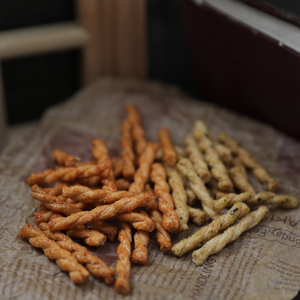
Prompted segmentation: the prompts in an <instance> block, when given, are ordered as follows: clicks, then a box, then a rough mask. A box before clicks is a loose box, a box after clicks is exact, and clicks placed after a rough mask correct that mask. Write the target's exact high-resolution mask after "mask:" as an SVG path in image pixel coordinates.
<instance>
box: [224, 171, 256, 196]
mask: <svg viewBox="0 0 300 300" xmlns="http://www.w3.org/2000/svg"><path fill="white" fill-rule="evenodd" d="M229 175H230V178H231V180H232V181H233V184H234V186H235V187H236V188H238V189H239V190H240V191H241V192H250V193H251V194H252V195H255V194H256V191H255V190H254V188H253V186H252V185H251V184H250V182H249V181H248V176H247V175H245V173H244V171H243V169H242V168H240V167H239V166H235V167H233V168H231V169H230V170H229Z"/></svg>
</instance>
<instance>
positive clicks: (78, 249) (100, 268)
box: [39, 223, 115, 284]
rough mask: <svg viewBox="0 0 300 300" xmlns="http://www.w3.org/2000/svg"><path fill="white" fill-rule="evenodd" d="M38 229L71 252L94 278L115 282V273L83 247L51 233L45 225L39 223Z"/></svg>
mask: <svg viewBox="0 0 300 300" xmlns="http://www.w3.org/2000/svg"><path fill="white" fill-rule="evenodd" d="M39 227H40V230H42V231H43V233H44V234H45V235H46V236H47V237H48V238H49V239H51V240H54V241H55V242H57V244H58V245H59V246H60V247H61V248H62V249H65V250H68V251H69V252H71V253H72V254H73V256H74V257H75V258H76V260H77V261H78V262H79V263H81V264H84V265H86V268H87V269H88V270H89V271H90V272H91V273H92V274H93V275H94V276H96V277H100V278H103V279H104V280H105V282H106V283H107V284H111V283H113V282H114V281H115V272H114V271H113V270H112V269H110V268H109V267H108V266H107V265H106V264H105V263H104V262H103V261H102V260H101V259H100V258H98V257H96V256H94V255H92V254H91V253H90V252H89V251H88V250H87V249H86V248H85V247H82V246H81V245H79V244H77V243H75V242H73V241H72V240H71V238H69V237H68V236H67V235H65V234H63V233H61V232H55V233H53V232H51V231H50V230H49V225H48V224H46V223H41V224H40V226H39Z"/></svg>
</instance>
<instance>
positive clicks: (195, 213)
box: [188, 205, 206, 226]
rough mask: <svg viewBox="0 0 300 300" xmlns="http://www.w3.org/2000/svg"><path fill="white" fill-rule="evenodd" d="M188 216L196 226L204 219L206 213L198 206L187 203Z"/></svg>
mask: <svg viewBox="0 0 300 300" xmlns="http://www.w3.org/2000/svg"><path fill="white" fill-rule="evenodd" d="M188 210H189V218H190V219H191V220H192V221H193V222H194V223H195V224H196V225H198V226H201V225H202V224H203V223H204V222H205V220H206V213H205V212H204V211H203V210H201V209H200V208H194V207H191V206H189V205H188Z"/></svg>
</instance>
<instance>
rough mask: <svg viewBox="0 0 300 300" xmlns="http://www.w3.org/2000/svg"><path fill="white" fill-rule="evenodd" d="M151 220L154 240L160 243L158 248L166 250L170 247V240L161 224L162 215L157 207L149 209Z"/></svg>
mask: <svg viewBox="0 0 300 300" xmlns="http://www.w3.org/2000/svg"><path fill="white" fill-rule="evenodd" d="M149 214H150V217H151V220H152V221H153V222H154V224H155V229H156V240H157V242H158V243H159V244H160V250H161V251H163V252H168V251H170V250H171V248H172V241H171V237H170V235H169V233H168V232H167V231H166V230H165V229H164V227H163V226H162V217H161V214H160V213H159V211H158V210H157V209H151V210H150V211H149Z"/></svg>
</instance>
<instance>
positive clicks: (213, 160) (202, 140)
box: [193, 120, 233, 192]
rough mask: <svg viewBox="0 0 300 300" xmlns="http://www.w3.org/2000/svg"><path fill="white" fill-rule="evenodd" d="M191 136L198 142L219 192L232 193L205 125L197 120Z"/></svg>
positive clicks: (230, 184)
mask: <svg viewBox="0 0 300 300" xmlns="http://www.w3.org/2000/svg"><path fill="white" fill-rule="evenodd" d="M193 134H194V136H195V138H196V139H197V141H198V142H199V147H200V149H201V150H202V151H203V152H204V153H205V156H204V158H205V161H206V162H207V164H208V165H209V166H210V168H211V170H210V171H211V174H212V176H213V177H214V178H215V179H216V180H217V181H218V186H219V189H220V190H221V191H224V192H232V191H233V184H232V182H231V180H230V178H229V176H228V173H227V170H226V167H225V166H224V164H223V162H222V160H221V159H220V158H219V156H218V154H217V151H216V150H215V148H214V146H213V143H212V141H211V140H210V139H209V138H208V137H207V129H206V126H205V124H204V123H203V122H202V121H200V120H198V121H196V122H195V125H194V129H193Z"/></svg>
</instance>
